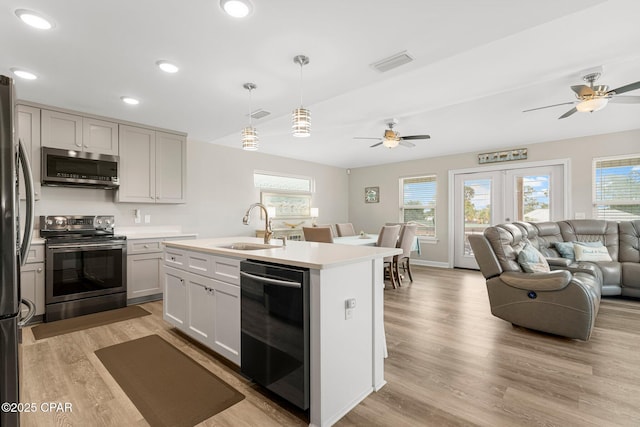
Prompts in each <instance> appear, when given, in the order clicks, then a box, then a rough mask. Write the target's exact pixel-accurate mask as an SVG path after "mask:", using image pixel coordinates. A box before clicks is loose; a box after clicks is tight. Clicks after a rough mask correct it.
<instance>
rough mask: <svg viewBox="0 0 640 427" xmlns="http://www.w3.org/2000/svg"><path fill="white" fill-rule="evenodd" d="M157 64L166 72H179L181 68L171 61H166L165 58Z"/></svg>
mask: <svg viewBox="0 0 640 427" xmlns="http://www.w3.org/2000/svg"><path fill="white" fill-rule="evenodd" d="M156 65H157V66H158V67H160V69H161V70H162V71H164V72H165V73H172V74H173V73H177V72H178V70H179V69H180V68H178V66H177V65H175V64H172V63H171V62H169V61H164V60H162V61H158V62H156Z"/></svg>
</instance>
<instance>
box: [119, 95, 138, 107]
mask: <svg viewBox="0 0 640 427" xmlns="http://www.w3.org/2000/svg"><path fill="white" fill-rule="evenodd" d="M120 99H121V100H122V102H124V103H125V104H129V105H138V104H140V101H139V100H137V99H135V98H132V97H130V96H121V97H120Z"/></svg>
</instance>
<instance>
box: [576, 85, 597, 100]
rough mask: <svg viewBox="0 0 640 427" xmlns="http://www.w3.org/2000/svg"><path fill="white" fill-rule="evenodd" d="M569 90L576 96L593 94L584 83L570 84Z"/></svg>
mask: <svg viewBox="0 0 640 427" xmlns="http://www.w3.org/2000/svg"><path fill="white" fill-rule="evenodd" d="M571 90H572V91H574V92H575V93H576V94H577V95H578V96H580V97H583V96H594V95H595V92H594V91H593V89H591V88H590V87H589V86H586V85H576V86H571Z"/></svg>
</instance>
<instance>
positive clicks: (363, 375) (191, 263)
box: [164, 237, 401, 426]
mask: <svg viewBox="0 0 640 427" xmlns="http://www.w3.org/2000/svg"><path fill="white" fill-rule="evenodd" d="M238 243H243V244H245V247H246V244H251V245H256V246H260V245H261V244H262V243H263V241H262V239H258V238H252V237H230V238H215V239H196V240H184V241H167V242H165V245H166V249H165V271H166V274H165V287H166V289H165V316H164V318H165V320H167V321H169V322H170V323H172V324H174V325H175V326H177V327H178V328H180V329H183V330H184V331H185V332H186V333H188V334H189V335H190V336H193V337H194V338H196V339H199V340H201V341H202V342H205V341H206V340H209V342H210V343H211V348H212V349H214V350H215V351H218V352H219V353H220V354H222V355H223V356H225V357H227V358H229V359H230V360H232V361H233V362H235V363H236V364H239V360H240V357H239V356H240V351H241V349H240V346H239V341H240V337H239V335H240V333H239V332H240V305H239V293H240V291H239V286H238V285H239V282H240V280H239V264H240V261H241V260H245V259H249V260H258V261H265V262H270V263H274V264H280V265H287V266H294V267H303V268H308V269H309V272H310V286H309V289H310V292H309V322H310V328H309V346H310V373H309V378H310V380H309V384H310V408H309V412H310V413H309V415H310V425H313V426H329V425H332V424H333V423H335V422H336V421H338V420H339V419H340V418H341V417H342V416H344V415H345V414H346V413H347V412H349V411H350V410H351V409H352V408H354V407H355V406H356V405H357V404H358V403H360V402H361V401H362V400H363V399H364V398H365V397H366V396H367V395H369V393H371V392H372V391H377V390H379V389H380V388H381V387H382V386H383V385H384V384H385V380H384V356H385V337H384V318H383V314H384V313H383V292H384V282H383V279H384V277H383V274H384V272H383V258H384V257H386V256H393V255H398V254H400V253H401V250H400V249H396V248H380V247H367V246H346V245H334V244H330V243H315V242H297V241H288V242H287V243H286V246H282V241H281V240H272V241H271V242H270V243H271V245H272V247H267V248H258V249H250V250H246V249H242V247H243V245H242V244H240V245H239V244H238ZM236 266H237V268H236ZM185 274H186V275H187V276H185ZM201 274H202V275H205V276H207V277H210V278H208V279H207V280H210V281H209V282H206V283H208V284H204V285H203V286H202V287H203V288H204V289H206V290H207V291H206V292H208V293H209V294H212V293H213V294H217V293H218V292H219V295H220V302H219V303H218V306H219V307H222V306H223V307H224V309H223V310H221V311H222V312H224V316H226V317H225V318H220V319H218V321H217V323H216V324H217V326H216V327H217V328H218V329H220V327H221V326H220V324H224V325H226V326H227V327H228V328H227V330H225V331H223V332H222V333H220V334H219V335H216V334H217V332H218V331H214V330H212V332H211V333H204V332H203V330H205V329H206V327H207V326H206V325H202V326H194V327H190V326H189V325H187V324H185V322H187V323H188V322H190V321H191V319H194V318H197V317H198V316H193V315H192V314H189V315H187V313H186V312H183V311H181V310H182V307H181V305H180V304H177V305H176V301H179V300H180V299H181V298H183V297H182V295H186V291H182V287H184V285H183V284H184V283H185V279H184V277H187V279H189V280H192V281H193V282H194V283H197V282H198V280H196V279H198V278H200V277H201ZM189 280H187V282H189ZM202 280H204V278H203V279H202ZM202 280H201V282H202ZM202 283H205V282H202ZM234 284H235V285H236V286H237V287H238V289H237V291H236V290H234V289H233V286H234ZM197 287H198V286H197V285H196V286H194V288H197ZM181 292H182V293H181ZM203 295H204V294H203ZM234 298H235V300H234ZM184 299H185V305H186V300H194V301H200V299H199V298H187V297H186V296H185V297H184ZM348 300H355V307H353V308H350V309H349V312H348V311H347V307H346V302H347V301H348ZM223 301H224V302H223ZM198 304H200V302H198ZM221 304H222V305H221ZM234 307H237V309H234ZM210 322H216V319H211V320H210ZM216 327H212V328H213V329H215V328H216ZM205 335H206V337H205ZM209 335H216V336H214V337H209Z"/></svg>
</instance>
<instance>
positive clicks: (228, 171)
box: [36, 141, 348, 237]
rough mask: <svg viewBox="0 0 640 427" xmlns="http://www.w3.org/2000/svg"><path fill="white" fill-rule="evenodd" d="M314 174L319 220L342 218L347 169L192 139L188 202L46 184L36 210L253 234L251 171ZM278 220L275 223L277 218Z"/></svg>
mask: <svg viewBox="0 0 640 427" xmlns="http://www.w3.org/2000/svg"><path fill="white" fill-rule="evenodd" d="M254 170H262V171H273V172H279V173H284V174H293V175H303V176H310V177H312V178H314V179H315V181H316V192H315V193H314V194H313V198H312V206H314V207H318V208H319V209H320V218H318V222H320V223H334V222H344V221H346V220H347V217H348V208H347V201H348V193H347V188H348V176H347V174H346V170H345V169H341V168H336V167H331V166H325V165H320V164H317V163H310V162H303V161H299V160H293V159H288V158H284V157H278V156H271V155H267V154H262V153H260V152H246V151H242V150H239V149H233V148H228V147H222V146H218V145H213V144H208V143H203V142H198V141H189V142H188V143H187V172H188V177H187V203H186V204H183V205H152V204H144V203H115V202H114V194H113V192H112V191H111V190H94V189H86V188H64V187H44V186H43V187H42V198H41V200H39V201H38V202H37V203H36V215H56V214H59V215H60V214H62V215H97V214H105V215H115V216H116V224H117V225H119V226H126V227H131V226H135V227H139V228H140V229H141V230H144V228H145V227H146V228H149V227H158V226H176V225H180V226H182V229H183V231H186V232H195V233H198V235H199V236H200V237H214V236H233V235H236V236H237V235H253V233H254V230H255V229H259V228H264V227H263V224H261V222H260V217H259V215H258V213H257V212H254V213H253V215H252V219H253V220H252V222H251V225H250V226H249V227H247V226H245V225H243V224H242V217H243V215H244V213H245V211H246V210H247V208H248V207H249V205H250V204H251V203H254V202H258V201H260V191H259V190H258V189H256V188H255V187H254V185H253V171H254ZM134 209H141V211H142V215H143V217H144V215H146V214H148V215H151V223H150V224H139V225H138V224H134V222H133V221H134V217H133V215H134V213H133V212H134ZM276 224H277V223H276Z"/></svg>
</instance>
